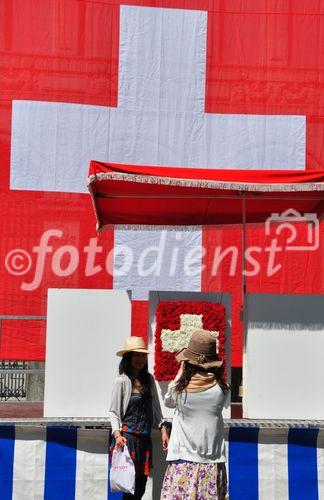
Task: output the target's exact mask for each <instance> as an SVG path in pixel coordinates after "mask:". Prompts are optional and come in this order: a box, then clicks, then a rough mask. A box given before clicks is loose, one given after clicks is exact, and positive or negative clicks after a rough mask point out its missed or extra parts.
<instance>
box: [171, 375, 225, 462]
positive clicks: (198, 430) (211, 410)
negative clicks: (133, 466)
mask: <svg viewBox="0 0 324 500" xmlns="http://www.w3.org/2000/svg"><path fill="white" fill-rule="evenodd" d="M174 385H175V383H174V382H171V383H170V384H169V386H168V391H167V393H166V395H165V398H164V404H165V406H167V407H169V408H175V412H174V417H173V423H172V432H171V437H170V441H169V446H168V454H167V460H168V461H171V460H186V461H190V462H199V463H217V462H225V461H226V457H225V442H224V424H223V416H222V410H223V408H224V407H226V408H227V407H228V406H229V404H230V391H227V392H226V394H224V393H223V391H222V389H221V388H220V386H219V385H218V384H216V385H215V386H214V387H211V388H210V389H207V390H206V391H203V392H186V391H183V392H181V393H177V392H176V391H174Z"/></svg>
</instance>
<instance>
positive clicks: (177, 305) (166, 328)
mask: <svg viewBox="0 0 324 500" xmlns="http://www.w3.org/2000/svg"><path fill="white" fill-rule="evenodd" d="M155 316H156V329H155V366H154V375H155V378H156V380H159V381H167V380H172V379H173V378H174V377H175V375H176V374H177V371H178V369H179V364H178V363H177V361H176V359H175V354H176V352H178V351H180V350H181V349H183V348H184V347H186V346H187V345H188V342H189V340H190V337H191V335H192V333H193V332H194V331H195V330H197V329H199V328H203V329H204V330H210V331H211V332H213V333H214V334H215V336H216V337H217V344H218V354H219V356H220V357H221V358H222V359H224V360H225V330H226V311H225V307H224V306H223V305H222V304H217V303H214V302H185V301H178V302H164V301H162V302H160V303H159V305H158V307H157V310H156V314H155ZM222 370H223V376H224V377H225V363H224V364H223V366H222Z"/></svg>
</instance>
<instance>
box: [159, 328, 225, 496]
mask: <svg viewBox="0 0 324 500" xmlns="http://www.w3.org/2000/svg"><path fill="white" fill-rule="evenodd" d="M176 359H177V361H179V363H181V367H180V369H179V372H178V374H177V376H176V378H175V380H174V381H173V382H171V383H170V384H169V387H168V391H167V393H166V395H165V399H164V404H165V405H166V406H168V407H169V408H175V413H174V417H173V423H172V431H171V436H170V441H169V445H168V454H167V461H168V462H169V465H168V467H167V470H166V473H165V476H164V481H163V486H162V493H161V500H162V499H163V500H170V499H172V498H179V499H180V498H195V499H196V500H207V499H219V500H224V499H225V498H227V496H226V495H227V477H226V467H225V460H226V459H225V443H224V428H223V418H222V410H223V408H224V406H226V405H228V404H229V402H230V391H229V386H228V385H227V384H226V383H225V382H224V381H223V380H222V375H221V365H222V360H221V359H219V357H218V355H217V338H216V337H215V335H214V334H213V333H211V332H209V331H207V330H197V331H196V332H194V333H193V334H192V336H191V339H190V341H189V345H188V347H186V348H185V349H183V350H182V351H180V352H179V353H178V354H177V356H176Z"/></svg>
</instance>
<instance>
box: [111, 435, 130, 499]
mask: <svg viewBox="0 0 324 500" xmlns="http://www.w3.org/2000/svg"><path fill="white" fill-rule="evenodd" d="M110 489H111V491H112V492H114V491H123V492H124V493H131V494H132V495H134V492H135V466H134V462H133V460H132V457H131V456H130V454H129V451H128V448H127V446H126V445H125V446H124V449H123V450H122V449H121V448H119V449H116V448H115V449H114V450H113V453H112V459H111V467H110Z"/></svg>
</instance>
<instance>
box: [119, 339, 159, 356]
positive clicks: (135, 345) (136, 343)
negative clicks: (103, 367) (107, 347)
mask: <svg viewBox="0 0 324 500" xmlns="http://www.w3.org/2000/svg"><path fill="white" fill-rule="evenodd" d="M127 352H143V353H144V354H151V351H149V350H148V349H147V347H146V345H145V342H144V340H143V339H142V337H127V339H126V340H125V342H124V349H123V350H121V351H118V352H116V355H117V356H124V354H126V353H127Z"/></svg>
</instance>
